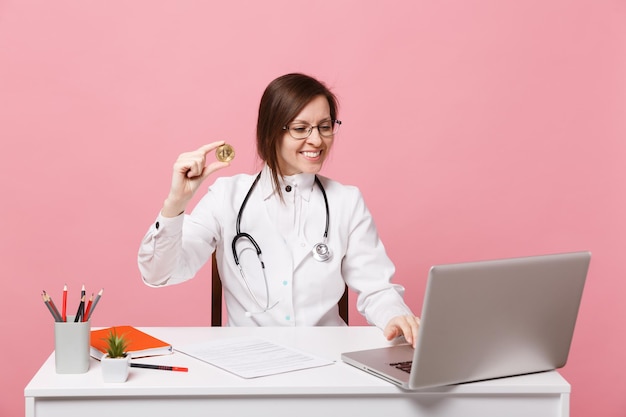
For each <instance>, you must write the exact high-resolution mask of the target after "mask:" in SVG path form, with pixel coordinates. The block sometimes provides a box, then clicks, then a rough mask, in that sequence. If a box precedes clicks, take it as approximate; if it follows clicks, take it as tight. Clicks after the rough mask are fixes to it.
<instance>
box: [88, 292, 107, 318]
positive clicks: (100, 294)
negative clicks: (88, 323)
mask: <svg viewBox="0 0 626 417" xmlns="http://www.w3.org/2000/svg"><path fill="white" fill-rule="evenodd" d="M103 291H104V288H102V289H101V290H100V292H99V293H98V295H96V299H95V300H93V304H92V305H91V310H89V315H88V316H87V320H89V319H90V318H91V315H92V314H93V311H94V310H95V309H96V306H97V305H98V301H100V297H102V292H103Z"/></svg>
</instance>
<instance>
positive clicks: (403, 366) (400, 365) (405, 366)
mask: <svg viewBox="0 0 626 417" xmlns="http://www.w3.org/2000/svg"><path fill="white" fill-rule="evenodd" d="M389 365H391V366H393V367H394V368H397V369H399V370H401V371H404V372H406V373H407V374H410V373H411V365H413V361H405V362H395V363H390V364H389Z"/></svg>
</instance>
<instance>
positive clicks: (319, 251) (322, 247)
mask: <svg viewBox="0 0 626 417" xmlns="http://www.w3.org/2000/svg"><path fill="white" fill-rule="evenodd" d="M260 178H261V173H259V175H257V177H256V178H255V179H254V182H253V183H252V185H251V186H250V189H249V190H248V193H247V194H246V196H245V197H244V199H243V203H241V208H239V213H238V214H237V223H236V225H235V230H236V232H237V234H236V235H235V237H234V238H233V243H232V249H233V258H234V259H235V265H237V267H238V268H239V273H240V274H241V278H242V279H243V282H244V283H245V284H246V288H247V289H248V292H249V293H250V294H251V295H252V298H253V299H254V302H255V303H256V304H257V305H258V306H259V307H260V308H261V309H262V311H259V312H255V313H265V312H267V311H268V310H271V309H272V308H274V307H275V306H276V304H278V301H276V302H275V303H274V304H272V305H271V306H270V297H269V291H270V290H269V284H268V281H267V276H266V275H265V263H264V262H263V256H262V252H261V247H260V246H259V244H258V243H257V242H256V240H254V238H253V237H252V236H251V235H250V234H249V233H245V232H242V231H241V216H242V215H243V210H244V209H245V207H246V204H247V203H248V199H249V198H250V195H251V194H252V191H254V189H255V187H256V185H257V183H258V182H259V179H260ZM315 183H316V184H317V186H318V187H319V188H320V191H321V192H322V196H323V197H324V205H325V207H326V227H325V228H324V236H323V237H322V241H321V242H319V243H316V244H315V245H314V246H313V250H312V251H311V252H312V254H313V258H314V259H315V260H317V261H319V262H326V261H329V260H330V259H331V258H332V253H331V251H330V248H329V247H328V245H327V244H326V242H327V240H328V224H329V221H330V209H329V208H328V197H326V190H324V187H323V186H322V183H321V181H320V180H319V178H317V175H316V176H315ZM244 238H245V239H247V240H248V241H249V242H250V243H251V244H252V246H254V250H255V251H256V255H257V258H258V259H259V263H260V264H261V270H262V271H263V280H264V281H265V306H263V305H262V304H261V303H260V302H259V300H258V298H257V297H256V295H255V294H254V292H253V291H252V288H251V287H250V284H249V283H248V279H247V278H246V274H244V272H243V268H242V267H241V264H240V263H239V256H238V255H237V249H236V245H237V241H238V240H239V239H244ZM255 313H253V312H248V311H247V312H246V316H248V317H249V316H251V315H252V314H255Z"/></svg>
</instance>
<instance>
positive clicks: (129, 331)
mask: <svg viewBox="0 0 626 417" xmlns="http://www.w3.org/2000/svg"><path fill="white" fill-rule="evenodd" d="M109 331H115V333H117V335H118V336H121V335H125V336H126V338H127V339H128V349H127V350H126V352H127V353H128V354H129V355H130V357H131V358H140V357H143V356H157V355H167V354H170V353H172V352H173V350H172V345H170V344H169V343H167V342H164V341H162V340H160V339H157V338H156V337H154V336H151V335H149V334H147V333H144V332H142V331H141V330H138V329H136V328H134V327H133V326H114V327H107V328H106V329H98V330H92V331H91V349H90V354H91V356H93V357H94V358H96V359H98V360H100V359H102V356H104V354H105V353H106V341H105V339H106V338H107V336H108V335H109Z"/></svg>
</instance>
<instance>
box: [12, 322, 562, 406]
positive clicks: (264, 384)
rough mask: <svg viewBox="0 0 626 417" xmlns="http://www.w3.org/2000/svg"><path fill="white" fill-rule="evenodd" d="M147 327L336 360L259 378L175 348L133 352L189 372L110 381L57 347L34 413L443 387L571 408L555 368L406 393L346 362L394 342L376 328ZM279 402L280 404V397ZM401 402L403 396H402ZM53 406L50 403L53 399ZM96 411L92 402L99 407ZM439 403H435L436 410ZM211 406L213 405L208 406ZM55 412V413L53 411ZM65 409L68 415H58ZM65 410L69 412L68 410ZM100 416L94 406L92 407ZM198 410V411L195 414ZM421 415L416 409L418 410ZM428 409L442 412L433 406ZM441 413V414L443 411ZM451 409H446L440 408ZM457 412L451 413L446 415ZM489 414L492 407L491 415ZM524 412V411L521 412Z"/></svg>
mask: <svg viewBox="0 0 626 417" xmlns="http://www.w3.org/2000/svg"><path fill="white" fill-rule="evenodd" d="M140 329H141V330H143V331H145V332H147V333H150V334H152V335H154V336H156V337H159V338H161V339H163V340H166V341H168V342H169V343H171V344H172V345H173V346H174V348H176V346H177V345H178V346H181V345H184V344H188V343H195V342H201V341H207V340H212V339H217V338H226V337H237V336H242V335H245V336H255V337H260V338H265V339H267V340H271V341H273V342H275V343H279V344H283V345H285V346H292V347H295V348H298V349H301V350H303V351H306V352H310V353H312V354H315V355H318V356H321V357H324V358H328V359H331V360H333V361H335V363H334V364H332V365H329V366H324V367H320V368H313V369H306V370H300V371H295V372H289V373H285V374H279V375H272V376H267V377H261V378H254V379H243V378H240V377H238V376H235V375H232V374H230V373H228V372H225V371H223V370H220V369H218V368H216V367H214V366H212V365H210V364H207V363H204V362H201V361H199V360H197V359H194V358H191V357H189V356H186V355H184V354H182V353H179V352H175V353H173V354H171V355H165V356H156V357H150V358H141V359H134V361H137V362H145V363H153V364H163V365H174V366H184V367H188V368H189V372H188V373H185V372H168V371H156V370H149V369H140V368H132V369H131V373H130V376H129V378H128V381H127V382H126V383H122V384H111V383H104V382H103V381H102V375H101V370H100V363H99V362H98V361H96V360H93V359H92V360H91V363H90V369H89V371H88V372H87V373H85V374H77V375H60V374H56V372H55V369H54V353H53V354H52V355H51V356H50V357H49V358H48V360H47V361H46V362H45V363H44V364H43V366H42V367H41V369H40V370H39V371H38V372H37V374H36V375H35V376H34V377H33V379H32V380H31V381H30V383H29V384H28V385H27V386H26V388H25V390H24V396H25V398H26V408H27V410H26V411H27V415H32V416H35V415H39V414H41V413H39V414H38V413H36V411H37V410H38V409H39V407H40V406H42V407H43V406H44V405H45V404H46V401H45V400H51V399H55V400H56V401H48V403H59V401H58V400H59V399H64V400H67V401H74V402H76V401H79V400H80V399H81V398H84V399H90V400H91V401H93V400H94V399H102V400H104V399H111V398H116V399H118V400H119V399H124V398H126V399H130V398H136V399H140V398H143V399H146V398H148V399H149V398H159V399H163V398H170V399H176V398H177V397H179V398H180V399H182V398H186V399H189V398H193V397H197V398H203V399H213V401H214V402H213V403H212V404H216V403H215V399H216V398H222V399H223V398H226V397H233V398H234V397H237V398H241V397H248V398H251V397H261V396H262V397H268V396H269V397H280V398H289V397H293V398H302V397H303V396H304V397H324V398H328V397H334V398H338V397H343V398H351V399H352V401H353V404H354V400H355V399H356V397H359V398H366V397H371V396H373V395H374V396H378V397H381V398H382V397H390V398H393V397H395V398H398V397H403V398H407V397H412V398H414V399H415V398H419V397H420V396H421V397H423V398H426V397H429V396H430V397H432V395H434V394H435V395H437V396H438V397H441V395H442V394H444V395H446V396H455V397H459V398H460V397H467V396H468V395H469V396H471V395H479V396H481V395H482V396H485V395H487V396H493V395H499V396H501V397H511V396H519V397H520V398H522V399H524V400H525V401H527V400H528V398H529V396H532V395H539V396H541V397H542V398H545V397H546V396H554V398H557V399H558V401H559V403H558V408H559V410H560V411H559V413H558V414H550V415H559V416H563V415H567V413H568V411H569V410H568V404H569V392H570V385H569V384H568V383H567V381H565V379H563V378H562V377H561V375H560V374H559V373H558V372H556V371H553V372H544V373H538V374H532V375H524V376H519V377H513V378H502V379H496V380H490V381H481V382H475V383H470V384H459V385H453V386H446V387H439V388H431V389H427V390H422V391H418V392H407V391H404V390H402V389H400V388H398V387H396V386H395V385H393V384H391V383H388V382H386V381H384V380H382V379H379V378H376V377H374V376H371V375H368V374H367V373H365V372H363V371H361V370H359V369H356V368H354V367H352V366H350V365H347V364H345V363H343V362H342V361H341V358H340V355H341V353H342V352H345V351H351V350H359V349H368V348H375V347H382V346H387V345H390V344H391V343H390V342H387V341H386V340H385V339H384V337H383V336H382V334H381V331H380V330H379V329H377V328H374V327H306V328H304V327H296V328H278V327H276V328H272V327H264V328H241V327H240V328H231V327H179V328H165V327H163V328H161V327H142V328H140ZM275 403H277V402H276V401H275ZM396 404H397V403H396ZM48 405H50V404H48ZM92 411H93V409H92ZM431 411H432V410H429V413H430V412H431ZM204 412H206V408H205V409H204ZM50 415H54V414H53V413H50ZM59 415H61V414H59ZM65 415H68V414H67V412H66V413H65ZM91 415H93V412H92V413H91ZM189 415H191V414H189ZM414 415H415V414H414ZM429 415H435V414H433V413H430V414H429ZM437 415H438V414H437ZM441 415H444V414H441ZM445 415H450V414H445ZM485 415H486V414H485ZM520 415H522V414H520Z"/></svg>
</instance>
